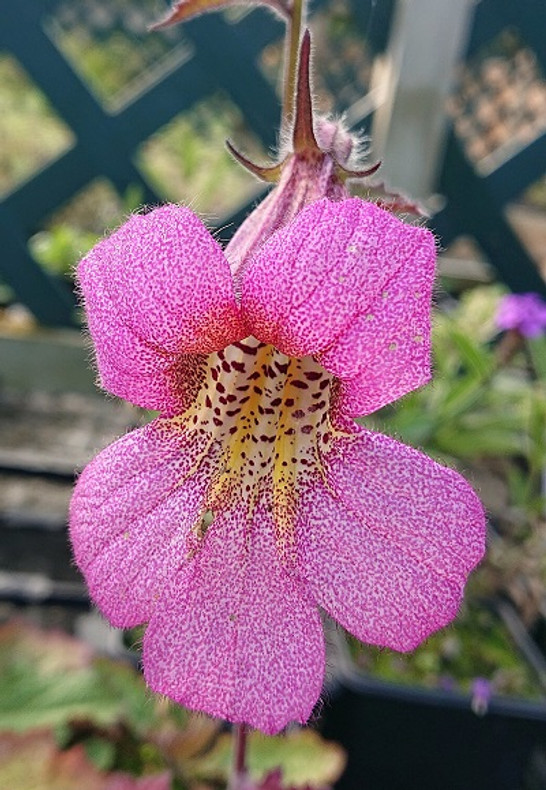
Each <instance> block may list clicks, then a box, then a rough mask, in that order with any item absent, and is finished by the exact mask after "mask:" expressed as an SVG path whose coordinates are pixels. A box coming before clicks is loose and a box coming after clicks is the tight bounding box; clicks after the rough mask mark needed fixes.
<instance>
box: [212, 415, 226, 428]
mask: <svg viewBox="0 0 546 790" xmlns="http://www.w3.org/2000/svg"><path fill="white" fill-rule="evenodd" d="M212 421H213V423H214V424H215V425H218V427H219V426H220V425H223V424H224V423H223V422H222V420H219V419H218V417H213V418H212Z"/></svg>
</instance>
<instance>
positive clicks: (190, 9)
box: [151, 0, 291, 30]
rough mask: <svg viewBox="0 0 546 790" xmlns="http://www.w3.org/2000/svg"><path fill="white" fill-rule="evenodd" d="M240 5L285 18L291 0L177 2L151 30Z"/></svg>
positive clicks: (199, 0)
mask: <svg viewBox="0 0 546 790" xmlns="http://www.w3.org/2000/svg"><path fill="white" fill-rule="evenodd" d="M240 5H254V6H259V5H261V6H265V7H267V8H270V9H271V10H272V11H275V12H276V13H277V14H279V16H282V17H287V16H289V14H290V7H291V0H178V2H175V3H174V5H173V6H172V8H171V10H170V11H169V12H168V13H167V15H166V16H165V17H163V19H160V20H159V21H158V22H156V23H155V24H154V25H152V28H151V29H152V30H161V29H162V28H164V27H171V25H177V24H178V23H179V22H187V21H188V20H189V19H194V18H195V17H196V16H200V15H201V14H206V13H207V12H208V11H220V10H221V9H223V8H230V7H231V6H240Z"/></svg>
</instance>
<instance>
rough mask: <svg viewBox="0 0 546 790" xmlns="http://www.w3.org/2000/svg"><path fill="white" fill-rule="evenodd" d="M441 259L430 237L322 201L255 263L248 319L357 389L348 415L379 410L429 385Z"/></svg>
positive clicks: (261, 334)
mask: <svg viewBox="0 0 546 790" xmlns="http://www.w3.org/2000/svg"><path fill="white" fill-rule="evenodd" d="M435 258H436V255H435V241H434V237H433V236H432V234H431V233H430V232H429V231H427V230H424V229H422V228H416V227H412V226H410V225H406V224H404V223H403V222H401V221H400V220H398V219H397V218H396V217H394V216H393V215H392V214H389V213H388V212H386V211H384V210H382V209H380V208H378V207H377V206H375V205H374V204H372V203H365V202H364V201H362V200H360V199H358V198H352V199H348V200H344V201H340V202H331V201H329V200H319V201H317V202H316V203H313V204H312V205H310V206H308V207H307V208H305V209H304V210H303V211H301V212H300V214H299V215H298V216H297V217H296V219H295V220H294V221H293V222H292V223H291V224H290V225H289V226H287V227H286V228H283V229H282V230H280V231H279V232H277V233H276V234H274V235H273V236H272V237H271V238H270V239H269V240H268V241H267V242H266V243H265V244H264V245H263V247H262V248H261V249H260V251H259V252H258V253H257V254H256V256H255V257H254V259H253V260H252V261H251V262H250V264H249V266H248V268H247V271H246V273H245V276H244V278H243V284H242V307H243V312H244V315H245V319H246V320H247V322H248V324H249V326H250V327H251V328H252V331H253V333H254V334H255V335H256V337H258V338H259V339H260V340H262V341H263V342H268V343H272V344H274V345H275V346H276V347H277V348H279V349H280V350H281V351H283V353H285V354H287V355H289V356H305V355H313V356H316V358H317V359H318V360H319V361H320V362H321V364H323V365H324V367H325V368H326V369H327V370H328V371H330V372H331V373H333V374H334V375H335V376H337V377H339V378H340V379H342V380H344V381H350V382H351V387H348V388H345V389H344V390H343V398H342V402H344V403H345V405H346V407H347V410H348V411H350V413H355V414H362V413H365V412H370V411H374V410H375V409H377V408H379V407H380V406H383V405H384V404H385V403H389V402H391V401H392V400H394V399H396V398H398V397H400V396H401V395H403V394H406V393H407V392H409V391H410V390H412V389H415V388H416V387H418V386H420V385H422V384H423V383H425V382H426V381H427V380H428V378H429V376H430V296H431V291H432V283H433V280H434V265H435Z"/></svg>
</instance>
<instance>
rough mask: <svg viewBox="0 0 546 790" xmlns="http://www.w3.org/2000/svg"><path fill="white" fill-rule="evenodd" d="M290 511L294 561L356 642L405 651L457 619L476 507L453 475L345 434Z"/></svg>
mask: <svg viewBox="0 0 546 790" xmlns="http://www.w3.org/2000/svg"><path fill="white" fill-rule="evenodd" d="M322 463H323V469H324V480H325V481H326V485H325V484H324V482H323V479H322V478H320V477H319V476H318V475H317V476H316V477H315V480H314V481H313V482H312V483H309V484H307V486H306V488H305V489H304V490H303V492H302V496H301V499H300V503H299V518H298V525H297V541H298V562H299V569H300V573H301V575H302V577H304V578H305V579H306V580H307V581H308V583H309V585H310V587H311V589H312V591H313V594H314V596H315V597H316V600H317V602H318V603H319V604H320V605H321V606H323V607H324V608H325V609H326V610H327V611H328V612H329V613H330V614H331V615H332V616H333V617H334V618H335V619H336V620H338V621H339V622H340V623H341V624H342V625H343V626H345V628H347V629H348V630H349V631H350V632H351V633H353V634H354V635H355V636H356V637H357V638H358V639H361V640H362V641H364V642H368V643H371V644H378V645H383V646H386V647H391V648H394V649H396V650H401V651H406V650H411V649H413V648H415V647H416V646H417V645H418V644H419V643H420V642H421V641H422V640H423V639H425V638H426V637H427V636H428V635H429V634H430V633H432V632H433V631H435V630H437V629H438V628H441V627H442V626H444V625H446V624H447V623H449V622H450V621H451V620H452V619H453V617H455V615H456V614H457V611H458V609H459V606H460V602H461V599H462V593H463V587H464V584H465V582H466V578H467V575H468V574H469V572H470V571H471V570H472V568H474V566H475V565H476V564H477V563H478V562H479V560H480V559H481V557H482V556H483V552H484V548H485V520H484V513H483V509H482V507H481V504H480V502H479V500H478V498H477V496H476V494H475V493H474V491H473V490H472V489H471V487H470V486H469V485H468V483H467V482H466V481H465V480H464V479H463V478H462V477H461V476H460V475H458V474H457V473H456V472H454V471H452V470H449V469H445V468H444V467H441V466H439V465H438V464H436V463H435V462H434V461H432V460H431V459H430V458H427V457H426V456H424V455H422V454H421V453H419V452H417V451H416V450H414V449H412V448H410V447H406V446H404V445H401V444H400V443H398V442H396V441H394V440H393V439H390V438H388V437H386V436H382V435H380V434H374V433H371V432H369V431H365V430H364V429H358V428H356V427H355V435H354V436H352V437H351V436H349V437H346V438H339V439H337V440H334V441H333V443H332V448H331V449H329V450H328V451H326V452H324V453H323V456H322Z"/></svg>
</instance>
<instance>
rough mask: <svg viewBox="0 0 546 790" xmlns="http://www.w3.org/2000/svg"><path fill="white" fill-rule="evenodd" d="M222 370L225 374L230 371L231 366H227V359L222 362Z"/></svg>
mask: <svg viewBox="0 0 546 790" xmlns="http://www.w3.org/2000/svg"><path fill="white" fill-rule="evenodd" d="M222 370H225V372H226V373H229V372H230V371H231V365H230V364H229V362H228V361H227V359H223V360H222Z"/></svg>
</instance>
